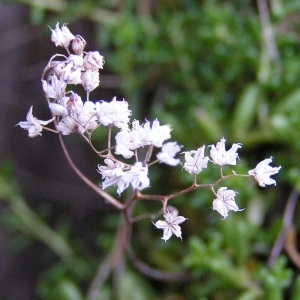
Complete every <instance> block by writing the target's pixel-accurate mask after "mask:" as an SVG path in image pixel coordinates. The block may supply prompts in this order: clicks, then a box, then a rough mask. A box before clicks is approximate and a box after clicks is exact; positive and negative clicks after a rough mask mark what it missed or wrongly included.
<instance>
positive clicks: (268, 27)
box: [257, 0, 281, 70]
mask: <svg viewBox="0 0 300 300" xmlns="http://www.w3.org/2000/svg"><path fill="white" fill-rule="evenodd" d="M257 6H258V12H259V17H260V22H261V25H262V31H263V39H264V42H265V46H266V50H267V53H268V56H269V57H270V59H271V60H272V61H273V62H274V64H275V66H276V67H277V69H278V70H280V69H281V62H280V55H279V51H278V49H277V45H276V42H275V37H274V32H273V28H272V24H271V21H270V12H269V7H268V3H267V1H266V0H257Z"/></svg>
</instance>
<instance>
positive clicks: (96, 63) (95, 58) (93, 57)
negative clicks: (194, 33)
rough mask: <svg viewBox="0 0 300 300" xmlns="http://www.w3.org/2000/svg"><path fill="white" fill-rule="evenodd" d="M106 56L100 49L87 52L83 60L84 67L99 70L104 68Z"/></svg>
mask: <svg viewBox="0 0 300 300" xmlns="http://www.w3.org/2000/svg"><path fill="white" fill-rule="evenodd" d="M103 65H104V57H103V56H102V55H100V53H99V52H98V51H91V52H87V54H86V55H85V57H84V60H83V66H84V68H85V69H86V70H87V69H91V70H95V71H97V70H98V69H103Z"/></svg>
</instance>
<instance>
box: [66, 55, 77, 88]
mask: <svg viewBox="0 0 300 300" xmlns="http://www.w3.org/2000/svg"><path fill="white" fill-rule="evenodd" d="M73 56H75V55H73ZM76 56H77V55H76ZM78 57H79V56H78ZM75 63H76V64H74V61H70V62H68V63H67V65H66V66H65V67H64V69H63V73H62V79H63V80H64V81H65V82H66V83H67V84H80V83H81V67H80V66H78V65H77V63H78V61H75Z"/></svg>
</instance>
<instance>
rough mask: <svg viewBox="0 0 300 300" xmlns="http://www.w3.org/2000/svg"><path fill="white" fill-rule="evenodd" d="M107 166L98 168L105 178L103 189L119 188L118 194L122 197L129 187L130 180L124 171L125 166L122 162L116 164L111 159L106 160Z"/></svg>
mask: <svg viewBox="0 0 300 300" xmlns="http://www.w3.org/2000/svg"><path fill="white" fill-rule="evenodd" d="M104 162H105V163H106V166H100V165H99V166H98V172H99V173H100V174H101V175H102V178H104V181H103V183H102V188H103V189H105V188H107V187H109V186H118V189H117V192H118V194H119V195H120V194H121V193H122V192H123V191H124V190H125V189H126V188H127V187H128V186H129V180H128V176H127V175H126V173H125V172H124V171H123V169H124V165H123V164H122V163H120V162H116V163H114V162H113V161H112V160H111V159H110V158H107V159H105V160H104Z"/></svg>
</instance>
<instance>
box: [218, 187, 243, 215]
mask: <svg viewBox="0 0 300 300" xmlns="http://www.w3.org/2000/svg"><path fill="white" fill-rule="evenodd" d="M235 194H236V192H235V191H233V190H227V187H221V188H219V189H218V191H217V199H215V200H214V201H213V210H216V211H217V212H218V213H219V214H220V215H221V216H222V217H223V219H225V218H226V217H227V216H228V211H230V210H233V211H240V209H239V208H238V206H237V205H236V203H235V200H234V197H235Z"/></svg>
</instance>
